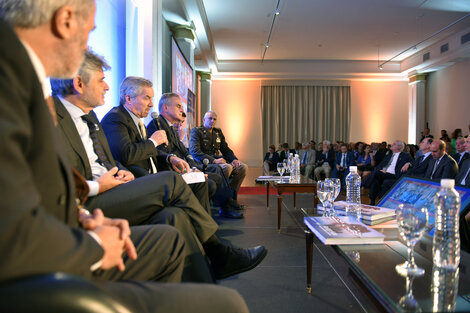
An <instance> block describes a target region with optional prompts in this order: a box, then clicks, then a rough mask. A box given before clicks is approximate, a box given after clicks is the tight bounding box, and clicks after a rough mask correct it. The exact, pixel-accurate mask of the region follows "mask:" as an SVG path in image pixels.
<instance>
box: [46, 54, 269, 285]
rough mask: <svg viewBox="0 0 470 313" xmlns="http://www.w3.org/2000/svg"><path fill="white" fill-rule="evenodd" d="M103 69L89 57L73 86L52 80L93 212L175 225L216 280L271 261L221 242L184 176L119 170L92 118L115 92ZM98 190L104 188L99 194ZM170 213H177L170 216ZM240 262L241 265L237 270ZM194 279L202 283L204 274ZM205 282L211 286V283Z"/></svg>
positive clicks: (99, 60) (136, 222) (70, 82)
mask: <svg viewBox="0 0 470 313" xmlns="http://www.w3.org/2000/svg"><path fill="white" fill-rule="evenodd" d="M103 68H109V66H107V64H106V63H105V61H104V60H103V59H102V58H101V57H99V56H97V55H95V54H93V53H91V52H87V53H86V54H85V60H84V63H83V65H82V66H81V67H80V69H79V72H78V75H76V76H75V77H74V78H73V80H68V79H65V80H64V79H53V80H51V85H52V90H53V92H54V95H56V96H57V97H56V98H55V104H56V109H57V116H58V123H59V126H60V129H61V130H62V132H63V134H64V137H65V138H66V139H67V140H66V143H67V148H68V151H69V155H70V157H71V159H72V165H73V167H74V168H75V169H76V170H77V171H78V172H80V173H81V174H82V175H83V176H84V177H85V178H86V179H87V183H88V185H89V186H90V194H89V200H88V201H87V203H86V204H87V206H88V207H89V208H91V209H95V208H101V209H102V210H103V211H104V212H105V213H107V214H108V215H109V216H114V217H121V218H126V219H128V220H129V222H130V224H131V225H141V224H156V223H165V222H167V223H171V224H173V225H175V226H176V227H177V228H178V229H179V230H180V232H181V233H182V234H183V235H184V237H185V239H187V241H188V243H193V242H194V241H195V240H196V242H195V243H194V244H191V245H188V247H189V249H188V250H190V251H189V252H190V254H189V256H190V257H192V258H191V260H190V261H194V263H195V264H198V265H199V266H200V267H201V268H202V267H203V265H204V264H203V262H201V261H200V259H199V258H198V256H199V253H200V252H201V244H202V246H203V247H204V251H205V252H206V253H207V255H208V257H209V259H210V260H211V265H212V268H213V270H214V272H215V275H216V278H223V277H226V276H227V275H228V274H229V273H230V274H233V273H235V272H236V270H235V268H237V269H239V270H242V271H244V270H248V269H251V268H253V267H254V266H255V264H258V263H259V262H261V260H262V258H264V256H265V255H266V251H265V249H264V247H256V248H252V249H245V250H244V249H233V248H231V247H229V246H227V245H225V244H222V243H221V242H220V241H219V240H218V238H217V237H216V236H215V231H216V230H217V224H216V223H215V222H214V220H213V219H212V217H211V216H210V214H209V213H208V212H207V211H206V210H205V209H204V208H203V207H202V206H201V204H200V203H199V201H198V199H197V198H196V197H195V196H194V194H193V193H192V191H191V189H190V188H189V187H188V185H187V184H186V183H185V182H184V180H183V179H182V178H181V176H180V175H178V174H175V173H174V172H170V171H165V172H158V173H156V174H152V175H146V176H144V177H140V178H137V179H134V177H133V175H132V174H131V173H130V172H128V171H127V170H126V169H125V168H123V167H122V166H121V169H119V170H118V168H117V166H116V162H115V161H114V158H113V156H112V155H111V152H110V149H109V146H108V142H107V140H106V136H105V135H104V133H103V131H102V129H101V127H100V123H99V122H98V120H97V118H96V116H95V115H94V112H92V109H93V108H95V107H97V106H100V105H103V104H104V95H105V93H106V91H107V90H108V89H109V88H108V85H107V84H106V82H105V81H104V73H103ZM94 185H98V186H97V187H96V188H95V187H94ZM206 192H207V191H206ZM167 207H174V209H173V210H172V211H171V212H168V210H167ZM162 211H163V212H162ZM162 214H163V215H164V218H162ZM222 255H223V257H222ZM234 260H236V262H237V263H240V264H239V265H234V262H233V261H234ZM230 264H232V265H230ZM242 264H244V265H242ZM191 269H192V268H191ZM191 269H189V271H191ZM202 269H203V270H204V268H202ZM189 274H190V275H191V277H197V276H196V275H197V274H198V272H197V271H196V272H194V271H191V272H189ZM200 279H205V280H207V278H205V277H200Z"/></svg>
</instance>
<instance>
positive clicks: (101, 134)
mask: <svg viewBox="0 0 470 313" xmlns="http://www.w3.org/2000/svg"><path fill="white" fill-rule="evenodd" d="M89 115H90V116H91V118H92V121H93V122H94V123H95V124H96V125H98V128H99V130H98V131H97V134H98V140H99V141H100V143H101V145H102V146H103V149H104V153H105V154H106V157H107V158H108V160H109V162H111V164H112V165H113V166H116V161H115V160H114V158H113V154H112V153H111V149H110V148H109V144H108V138H106V135H105V133H104V131H103V127H101V123H100V122H99V121H98V117H97V116H96V114H95V112H94V111H93V110H92V111H91V112H90V114H89Z"/></svg>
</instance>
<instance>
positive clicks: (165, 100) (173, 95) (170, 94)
mask: <svg viewBox="0 0 470 313" xmlns="http://www.w3.org/2000/svg"><path fill="white" fill-rule="evenodd" d="M171 98H180V96H179V95H178V94H177V93H174V92H167V93H164V94H163V95H162V97H161V98H160V101H158V112H160V114H161V113H162V111H163V106H164V105H165V104H168V100H170V99H171Z"/></svg>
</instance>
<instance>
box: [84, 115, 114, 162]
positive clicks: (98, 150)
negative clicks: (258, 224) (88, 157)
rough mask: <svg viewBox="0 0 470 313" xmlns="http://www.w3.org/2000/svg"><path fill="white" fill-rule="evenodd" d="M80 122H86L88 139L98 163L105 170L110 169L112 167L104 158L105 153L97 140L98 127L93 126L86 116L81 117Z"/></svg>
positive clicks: (106, 158) (105, 157)
mask: <svg viewBox="0 0 470 313" xmlns="http://www.w3.org/2000/svg"><path fill="white" fill-rule="evenodd" d="M82 120H84V121H85V122H86V124H87V126H88V129H89V130H90V138H91V140H92V141H93V150H95V153H96V155H97V156H98V162H99V163H100V164H101V165H103V166H104V167H106V169H107V170H110V169H112V168H113V165H112V164H111V162H110V161H109V159H108V157H107V156H106V153H104V148H103V145H102V144H101V142H100V140H99V139H98V130H99V126H98V125H97V124H95V123H94V122H93V121H92V120H91V118H90V116H89V115H87V114H85V115H82Z"/></svg>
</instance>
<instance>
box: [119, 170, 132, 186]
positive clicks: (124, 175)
mask: <svg viewBox="0 0 470 313" xmlns="http://www.w3.org/2000/svg"><path fill="white" fill-rule="evenodd" d="M116 179H118V180H120V181H123V182H125V183H127V182H130V181H132V180H134V175H133V174H132V173H131V172H129V171H124V170H120V171H118V172H117V175H116Z"/></svg>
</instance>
